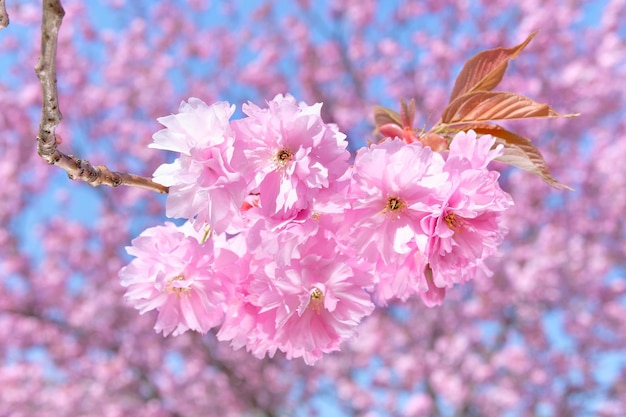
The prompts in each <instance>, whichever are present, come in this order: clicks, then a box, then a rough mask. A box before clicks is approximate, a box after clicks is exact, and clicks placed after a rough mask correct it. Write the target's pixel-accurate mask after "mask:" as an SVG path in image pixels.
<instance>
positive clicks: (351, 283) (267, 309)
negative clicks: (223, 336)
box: [227, 233, 374, 364]
mask: <svg viewBox="0 0 626 417" xmlns="http://www.w3.org/2000/svg"><path fill="white" fill-rule="evenodd" d="M352 264H353V262H351V260H350V258H349V257H348V256H346V255H343V254H342V253H340V252H338V251H337V248H336V245H335V243H334V242H333V241H332V240H330V239H326V238H324V237H323V235H322V234H321V233H318V234H316V235H312V236H311V237H310V238H309V239H308V240H307V241H306V242H304V243H303V244H302V245H301V246H300V247H298V248H297V251H296V255H295V257H294V258H293V259H291V262H290V264H288V265H283V266H280V265H279V264H278V263H276V262H274V261H269V260H268V261H265V262H263V261H261V262H259V263H258V268H257V269H256V271H255V272H253V275H252V277H251V281H250V283H249V286H248V288H247V296H246V300H247V302H248V303H249V304H250V305H251V306H252V309H253V310H254V311H255V312H256V324H255V325H254V326H253V329H252V330H250V329H249V330H248V331H247V333H248V336H247V338H248V341H247V343H246V344H247V348H248V350H250V351H252V352H253V353H255V352H256V353H257V354H258V353H261V354H263V353H264V351H269V352H271V351H272V349H271V348H273V349H276V348H278V349H279V350H281V351H283V352H285V353H286V355H287V358H298V357H302V358H303V359H304V361H305V362H306V363H307V364H313V363H314V362H315V361H317V360H318V359H320V358H321V357H322V354H324V353H328V352H332V351H336V350H339V346H340V344H341V343H342V342H343V341H345V340H347V339H348V338H350V337H351V336H352V335H353V334H354V332H355V331H356V326H357V325H358V324H359V322H360V321H361V320H362V319H363V317H365V316H367V315H369V314H370V313H371V312H372V310H373V308H374V305H373V304H372V302H371V300H370V296H369V294H368V293H367V292H366V291H365V288H366V287H370V286H371V283H372V277H371V275H370V274H369V273H366V272H364V271H362V270H360V269H359V268H358V267H357V266H356V265H352ZM242 308H243V309H247V311H244V312H243V314H244V317H245V313H249V311H250V308H251V307H245V306H240V307H239V308H238V310H237V311H238V312H239V313H242ZM242 320H243V321H244V322H247V321H249V319H242ZM240 331H241V330H240ZM238 337H240V336H237V334H235V332H233V330H232V328H231V330H230V331H229V335H228V337H227V338H233V339H237V338H238ZM270 347H271V348H270ZM259 348H260V349H259Z"/></svg>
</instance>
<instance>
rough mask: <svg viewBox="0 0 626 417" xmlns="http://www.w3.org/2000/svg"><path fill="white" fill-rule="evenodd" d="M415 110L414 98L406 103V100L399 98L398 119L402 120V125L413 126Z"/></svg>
mask: <svg viewBox="0 0 626 417" xmlns="http://www.w3.org/2000/svg"><path fill="white" fill-rule="evenodd" d="M415 111H416V110H415V99H411V101H409V104H408V105H407V104H406V101H404V100H400V120H401V121H402V127H404V128H407V127H410V128H412V127H413V122H414V120H415Z"/></svg>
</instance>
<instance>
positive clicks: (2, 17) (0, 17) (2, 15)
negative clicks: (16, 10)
mask: <svg viewBox="0 0 626 417" xmlns="http://www.w3.org/2000/svg"><path fill="white" fill-rule="evenodd" d="M7 26H9V14H8V13H7V9H6V8H5V7H4V0H0V30H2V29H4V28H5V27H7Z"/></svg>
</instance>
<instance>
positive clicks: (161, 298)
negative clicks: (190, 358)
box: [119, 223, 236, 336]
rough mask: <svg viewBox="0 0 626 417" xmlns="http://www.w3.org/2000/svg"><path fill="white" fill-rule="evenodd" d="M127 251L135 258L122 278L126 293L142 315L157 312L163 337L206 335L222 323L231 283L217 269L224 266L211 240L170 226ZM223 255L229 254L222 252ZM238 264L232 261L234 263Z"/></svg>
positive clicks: (146, 233) (149, 234)
mask: <svg viewBox="0 0 626 417" xmlns="http://www.w3.org/2000/svg"><path fill="white" fill-rule="evenodd" d="M187 229H189V228H187ZM192 231H193V230H192ZM127 251H128V253H129V254H130V255H132V256H135V259H133V260H132V261H131V262H130V263H129V264H128V265H127V266H125V267H124V268H122V269H121V270H120V273H119V275H120V280H121V283H122V285H123V286H124V287H126V288H127V290H126V294H125V297H126V299H127V300H128V301H129V302H130V303H131V304H132V305H133V306H134V307H135V308H136V309H138V310H139V312H140V313H141V314H144V313H146V312H149V311H151V310H157V311H158V312H159V314H158V317H157V322H156V325H155V330H156V331H157V332H163V335H164V336H167V335H168V334H170V333H172V334H173V335H174V336H177V335H180V334H182V333H184V332H186V331H187V330H195V331H198V332H201V333H206V332H208V331H209V330H210V329H211V328H213V327H215V326H217V325H219V324H220V323H221V321H222V319H223V317H224V302H225V301H226V289H225V286H226V285H227V281H228V280H229V278H228V276H227V275H225V274H224V273H223V272H222V271H215V270H214V268H215V267H216V266H218V267H220V269H223V268H225V267H226V265H224V263H223V262H219V254H217V255H216V254H214V253H213V242H212V241H211V240H210V239H209V240H207V241H206V242H204V243H201V242H199V241H198V239H197V238H196V237H195V236H193V235H192V236H189V235H186V234H185V231H184V230H181V229H180V228H177V227H176V226H174V225H173V224H172V223H166V224H165V225H164V226H156V227H151V228H149V229H146V230H145V231H144V232H143V233H142V234H141V235H139V236H138V237H137V238H135V239H134V240H133V241H132V246H129V247H128V248H127ZM222 255H223V256H228V252H227V251H226V252H224V250H223V251H222ZM235 259H236V258H233V257H231V263H232V261H234V260H235ZM227 263H228V262H227ZM220 264H221V265H220Z"/></svg>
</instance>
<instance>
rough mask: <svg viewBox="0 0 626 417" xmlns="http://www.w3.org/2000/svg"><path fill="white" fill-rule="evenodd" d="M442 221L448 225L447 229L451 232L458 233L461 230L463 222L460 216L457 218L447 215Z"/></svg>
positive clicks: (450, 214)
mask: <svg viewBox="0 0 626 417" xmlns="http://www.w3.org/2000/svg"><path fill="white" fill-rule="evenodd" d="M443 220H444V221H445V222H446V224H447V225H448V228H449V229H450V230H452V231H453V232H455V233H457V232H459V233H460V232H461V231H462V230H463V225H464V221H463V218H462V217H461V216H458V217H457V216H456V215H455V214H454V213H448V214H446V216H445V217H444V218H443Z"/></svg>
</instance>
